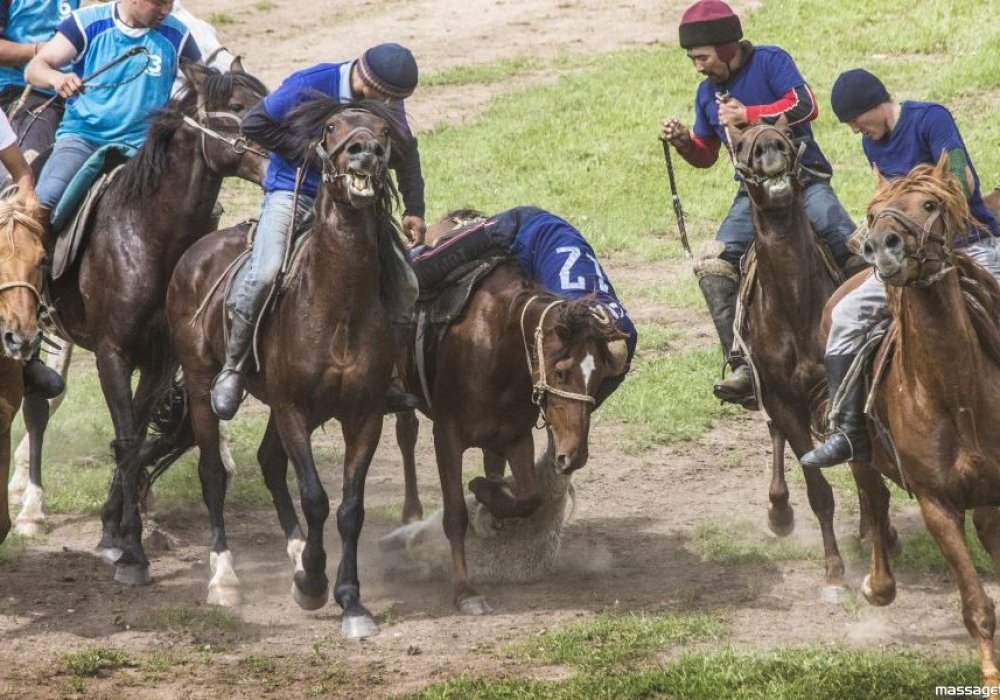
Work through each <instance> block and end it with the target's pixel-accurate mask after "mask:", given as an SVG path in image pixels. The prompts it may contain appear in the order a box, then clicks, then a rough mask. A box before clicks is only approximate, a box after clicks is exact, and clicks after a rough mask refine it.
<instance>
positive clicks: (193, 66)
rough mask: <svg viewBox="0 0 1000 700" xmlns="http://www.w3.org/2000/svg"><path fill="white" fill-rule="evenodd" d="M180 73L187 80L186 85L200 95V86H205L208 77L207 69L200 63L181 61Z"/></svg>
mask: <svg viewBox="0 0 1000 700" xmlns="http://www.w3.org/2000/svg"><path fill="white" fill-rule="evenodd" d="M181 72H182V73H184V77H185V78H187V81H188V84H190V85H191V87H193V88H194V89H195V90H196V91H197V92H199V93H200V92H201V91H202V86H203V85H204V84H205V79H206V78H207V77H208V76H209V71H208V69H207V68H206V67H205V66H203V65H201V64H200V63H194V62H192V61H181Z"/></svg>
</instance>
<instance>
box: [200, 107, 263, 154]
mask: <svg viewBox="0 0 1000 700" xmlns="http://www.w3.org/2000/svg"><path fill="white" fill-rule="evenodd" d="M197 113H198V119H193V118H192V117H190V116H188V115H187V114H185V115H183V119H184V123H185V124H187V125H188V126H190V127H193V128H194V129H197V130H198V131H200V132H201V155H202V157H203V158H204V159H205V162H206V163H209V160H208V154H207V153H206V152H205V137H206V136H207V137H209V138H212V139H215V140H216V141H221V142H222V143H225V144H228V145H229V147H230V148H231V149H233V153H235V154H237V155H243V154H244V153H247V152H249V153H253V154H254V155H258V156H260V157H261V158H268V157H269V156H268V154H267V152H266V151H263V150H260V149H257V148H253V147H252V146H250V141H249V140H248V139H247V137H246V136H244V135H243V130H242V129H241V128H240V124H241V123H242V120H241V119H240V117H239V116H238V115H237V114H235V113H234V112H218V111H217V112H209V111H207V110H206V109H205V101H204V100H203V99H202V97H201V95H199V96H198V110H197ZM211 119H224V120H228V121H233V122H236V131H237V132H238V133H239V136H236V137H232V136H226V135H225V134H221V133H219V132H218V131H216V130H215V129H213V128H212V127H210V126H209V125H208V124H207V122H208V121H209V120H211Z"/></svg>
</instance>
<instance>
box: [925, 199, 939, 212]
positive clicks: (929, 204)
mask: <svg viewBox="0 0 1000 700" xmlns="http://www.w3.org/2000/svg"><path fill="white" fill-rule="evenodd" d="M937 208H938V203H937V202H935V201H934V200H933V199H928V200H927V201H926V202H924V210H925V211H934V210H935V209H937Z"/></svg>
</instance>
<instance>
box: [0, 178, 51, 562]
mask: <svg viewBox="0 0 1000 700" xmlns="http://www.w3.org/2000/svg"><path fill="white" fill-rule="evenodd" d="M38 214H39V212H38V205H37V202H36V201H35V200H34V198H33V197H29V198H24V197H22V196H20V195H18V194H15V193H12V192H9V191H8V193H7V196H6V197H5V198H4V199H0V347H2V348H3V355H2V356H0V543H2V542H3V541H4V540H5V539H6V538H7V534H8V533H9V532H10V528H11V521H10V513H9V511H8V506H7V472H8V470H9V468H10V427H11V424H12V423H13V422H14V416H15V415H17V411H18V409H19V408H20V407H21V399H22V397H23V395H24V383H23V380H22V377H21V368H22V366H23V363H24V362H25V361H27V360H29V359H31V356H32V355H33V354H34V353H35V351H37V350H38V347H39V345H40V343H41V341H42V334H41V329H40V327H39V315H40V314H39V312H40V310H41V308H42V296H41V290H42V283H43V281H44V273H43V265H44V263H45V246H44V245H43V243H42V224H41V222H40V220H39V218H38Z"/></svg>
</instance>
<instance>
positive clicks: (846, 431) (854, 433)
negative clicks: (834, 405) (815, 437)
mask: <svg viewBox="0 0 1000 700" xmlns="http://www.w3.org/2000/svg"><path fill="white" fill-rule="evenodd" d="M855 357H857V355H827V356H826V357H825V358H824V359H823V362H824V364H825V365H826V376H827V381H828V382H829V390H830V401H831V402H832V401H833V397H834V396H835V395H836V394H837V391H838V390H839V389H840V385H841V384H843V382H844V379H845V378H846V377H847V372H848V370H849V369H850V368H851V364H852V363H853V362H854V358H855ZM831 423H832V428H833V433H832V434H831V435H830V437H828V438H827V439H826V442H824V443H823V444H822V445H820V446H819V447H817V448H816V449H815V450H813V451H811V452H808V453H806V454H804V455H803V456H802V459H800V460H799V462H800V463H801V464H802V466H803V467H832V466H834V465H836V464H843V463H844V462H866V461H868V460H869V459H871V450H872V446H871V440H870V439H869V437H868V423H867V420H866V418H865V386H864V382H863V381H857V382H856V383H855V384H854V386H852V387H851V388H850V389H849V390H848V392H847V394H846V395H845V396H844V400H843V403H842V404H841V406H840V410H839V411H838V412H837V414H836V415H834V416H832V418H831Z"/></svg>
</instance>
